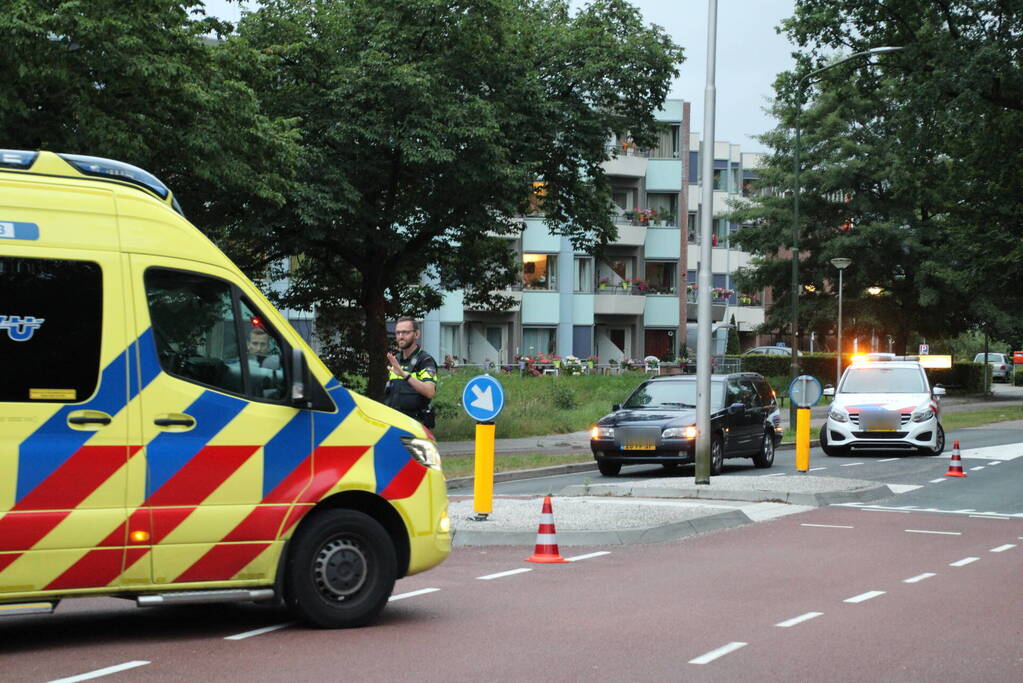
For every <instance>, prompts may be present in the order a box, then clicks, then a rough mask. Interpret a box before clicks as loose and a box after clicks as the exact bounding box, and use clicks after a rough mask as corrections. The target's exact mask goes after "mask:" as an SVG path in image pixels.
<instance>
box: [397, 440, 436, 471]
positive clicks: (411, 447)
mask: <svg viewBox="0 0 1023 683" xmlns="http://www.w3.org/2000/svg"><path fill="white" fill-rule="evenodd" d="M401 442H402V443H403V444H405V449H406V450H407V451H408V452H409V453H410V454H411V455H412V457H413V458H415V459H416V460H418V461H419V462H420V463H422V464H423V465H426V466H427V467H430V468H432V469H435V470H439V469H440V451H439V450H437V444H435V443H434V442H432V441H427V440H426V439H413V438H410V437H404V438H402V440H401Z"/></svg>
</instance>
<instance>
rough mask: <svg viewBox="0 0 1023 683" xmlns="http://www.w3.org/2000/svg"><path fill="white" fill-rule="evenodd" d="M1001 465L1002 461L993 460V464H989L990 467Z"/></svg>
mask: <svg viewBox="0 0 1023 683" xmlns="http://www.w3.org/2000/svg"><path fill="white" fill-rule="evenodd" d="M1001 464H1002V461H1001V460H992V461H991V462H989V463H988V465H991V466H994V465H1001Z"/></svg>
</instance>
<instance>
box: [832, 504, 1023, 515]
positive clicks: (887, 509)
mask: <svg viewBox="0 0 1023 683" xmlns="http://www.w3.org/2000/svg"><path fill="white" fill-rule="evenodd" d="M830 507H848V508H856V509H857V510H865V511H868V512H901V513H903V514H909V512H910V511H909V510H905V509H903V508H902V507H888V506H884V505H869V504H867V503H832V504H831V506H830ZM913 512H937V513H938V514H942V515H965V514H967V513H973V514H970V515H969V516H970V517H976V518H977V519H1010V518H1011V519H1023V512H1013V513H1008V512H991V511H988V512H977V511H976V510H974V509H973V508H967V509H964V510H940V509H938V508H918V509H916V510H913Z"/></svg>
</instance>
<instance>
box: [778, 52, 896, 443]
mask: <svg viewBox="0 0 1023 683" xmlns="http://www.w3.org/2000/svg"><path fill="white" fill-rule="evenodd" d="M901 49H902V48H901V47H874V48H871V49H869V50H863V51H862V52H854V53H853V54H851V55H849V56H848V57H846V58H844V59H840V60H838V61H837V62H832V63H831V64H828V65H827V66H824V67H821V68H820V69H817V70H815V71H811V72H810V73H808V74H806V75H805V76H803V77H802V78H800V79H799V80H798V81H797V82H796V114H795V119H794V122H795V128H796V135H795V141H794V144H795V149H794V150H793V158H794V159H795V166H794V174H793V175H794V178H793V181H792V185H793V191H792V362H791V363H790V364H789V376H790V378H791V379H795V378H796V377H798V376H799V146H800V141H799V115H800V113H802V110H803V86H804V85H805V84H806V82H807V81H808V80H809V79H810V78H813V77H814V76H816V75H818V74H820V73H822V72H824V71H827V70H828V69H834V68H835V67H836V66H839V65H842V64H845V63H846V62H848V61H850V60H853V59H857V58H859V57H870V56H872V55H880V54H885V53H887V52H898V51H899V50H901ZM841 276H842V273H841V271H839V277H840V278H841ZM839 362H841V360H840V361H839ZM836 381H837V378H836ZM789 424H793V425H794V424H796V406H795V404H794V403H792V401H789Z"/></svg>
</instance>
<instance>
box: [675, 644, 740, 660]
mask: <svg viewBox="0 0 1023 683" xmlns="http://www.w3.org/2000/svg"><path fill="white" fill-rule="evenodd" d="M741 647H746V643H729V644H728V645H725V646H724V647H719V648H718V649H716V650H711V651H710V652H708V653H707V654H705V655H700V656H699V657H697V658H696V659H690V660H689V663H690V664H707V663H709V662H713V661H714V660H715V659H717V658H718V657H724V656H725V655H727V654H728V653H729V652H735V651H736V650H738V649H739V648H741Z"/></svg>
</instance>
